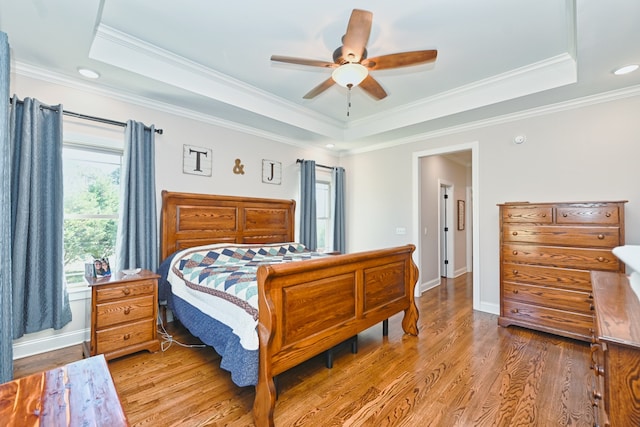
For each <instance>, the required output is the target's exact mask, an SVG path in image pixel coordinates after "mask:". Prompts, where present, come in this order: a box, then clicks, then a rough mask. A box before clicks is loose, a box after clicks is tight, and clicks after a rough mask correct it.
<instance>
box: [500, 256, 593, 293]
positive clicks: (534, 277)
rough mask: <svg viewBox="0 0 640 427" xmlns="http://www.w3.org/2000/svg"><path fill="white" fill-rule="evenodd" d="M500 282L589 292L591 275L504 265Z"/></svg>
mask: <svg viewBox="0 0 640 427" xmlns="http://www.w3.org/2000/svg"><path fill="white" fill-rule="evenodd" d="M502 280H504V281H510V282H518V283H531V284H535V285H542V286H554V287H556V288H564V289H572V290H575V291H583V292H591V274H590V272H589V271H587V270H574V269H569V268H556V267H542V266H537V265H526V264H510V263H505V264H503V266H502Z"/></svg>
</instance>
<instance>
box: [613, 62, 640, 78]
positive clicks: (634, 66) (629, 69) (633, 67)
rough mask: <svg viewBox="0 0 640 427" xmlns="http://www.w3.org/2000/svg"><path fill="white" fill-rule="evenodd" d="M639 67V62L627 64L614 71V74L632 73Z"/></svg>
mask: <svg viewBox="0 0 640 427" xmlns="http://www.w3.org/2000/svg"><path fill="white" fill-rule="evenodd" d="M637 69H638V64H632V65H625V66H624V67H620V68H618V69H617V70H614V71H613V74H615V75H616V76H621V75H623V74H628V73H631V72H633V71H635V70H637Z"/></svg>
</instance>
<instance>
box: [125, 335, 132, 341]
mask: <svg viewBox="0 0 640 427" xmlns="http://www.w3.org/2000/svg"><path fill="white" fill-rule="evenodd" d="M123 338H124V340H125V341H126V340H128V339H129V338H131V334H124V337H123Z"/></svg>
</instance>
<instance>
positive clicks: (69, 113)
mask: <svg viewBox="0 0 640 427" xmlns="http://www.w3.org/2000/svg"><path fill="white" fill-rule="evenodd" d="M12 100H13V99H12V98H9V103H11V101H12ZM18 102H20V103H22V101H20V100H18ZM40 107H41V108H46V109H48V110H53V108H51V107H49V106H47V105H40ZM62 114H63V115H65V116H71V117H76V118H78V119H85V120H91V121H94V122H100V123H106V124H108V125H114V126H121V127H125V126H127V124H126V123H124V122H118V121H116V120H110V119H103V118H102V117H95V116H88V115H86V114H80V113H74V112H73V111H67V110H64V109H63V110H62ZM145 127H146V128H147V129H149V126H145ZM155 132H156V133H157V134H158V135H162V133H163V130H162V129H155Z"/></svg>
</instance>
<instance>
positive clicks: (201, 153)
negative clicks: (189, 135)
mask: <svg viewBox="0 0 640 427" xmlns="http://www.w3.org/2000/svg"><path fill="white" fill-rule="evenodd" d="M212 157H213V153H212V152H211V149H210V148H203V147H194V146H193V145H185V146H184V152H183V162H182V172H184V173H188V174H192V175H203V176H211V171H212V169H213V168H212V166H211V165H212V164H213V159H212Z"/></svg>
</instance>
